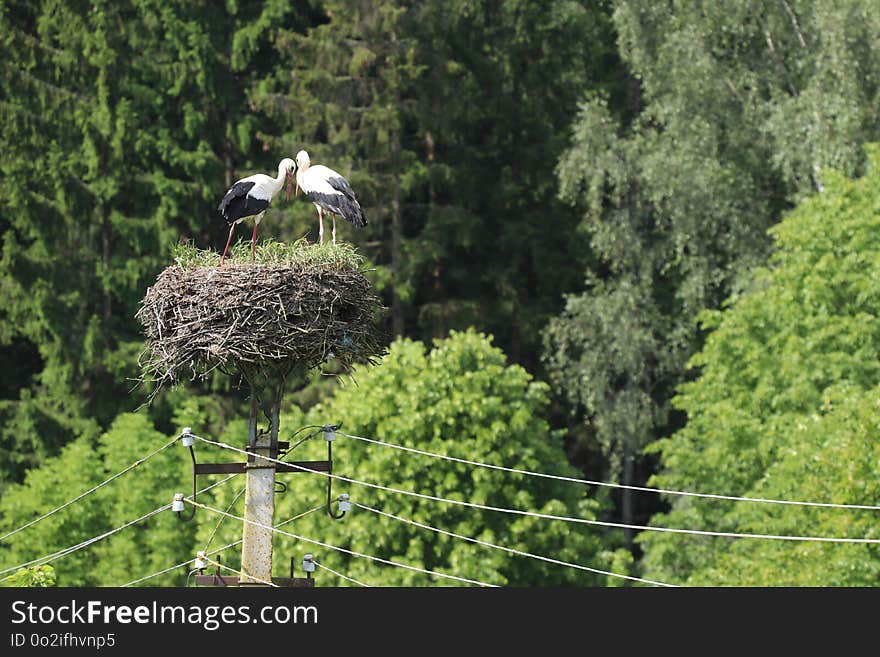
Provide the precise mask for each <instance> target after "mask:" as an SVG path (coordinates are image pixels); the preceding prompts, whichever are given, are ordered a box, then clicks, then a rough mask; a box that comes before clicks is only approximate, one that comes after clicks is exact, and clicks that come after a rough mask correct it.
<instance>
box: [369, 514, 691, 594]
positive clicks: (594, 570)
mask: <svg viewBox="0 0 880 657" xmlns="http://www.w3.org/2000/svg"><path fill="white" fill-rule="evenodd" d="M352 504H354V505H355V506H356V507H358V508H360V509H363V510H364V511H370V512H372V513H375V514H377V515H380V516H385V517H386V518H392V519H394V520H397V521H399V522H402V523H406V524H408V525H415V526H416V527H421V528H422V529H427V530H429V531H432V532H436V533H438V534H445V535H446V536H451V537H453V538H458V539H461V540H463V541H468V542H469V543H476V544H478V545H483V546H485V547H490V548H494V549H496V550H503V551H504V552H508V553H510V554H516V555H519V556H521V557H529V558H531V559H538V560H540V561H546V562H547V563H552V564H556V565H557V566H566V567H568V568H577V569H578V570H585V571H587V572H591V573H596V574H598V575H607V576H610V577H620V578H621V579H627V580H631V581H634V582H642V583H643V584H652V585H654V586H668V587H674V586H675V585H674V584H666V583H664V582H657V581H654V580H650V579H642V578H640V577H632V576H630V575H621V574H620V573H613V572H611V571H608V570H601V569H599V568H590V567H589V566H582V565H580V564H577V563H569V562H567V561H561V560H560V559H552V558H550V557H544V556H541V555H540V554H532V553H531V552H524V551H523V550H517V549H515V548H509V547H504V546H503V545H496V544H495V543H489V542H488V541H482V540H480V539H478V538H471V537H470V536H464V535H462V534H456V533H455V532H450V531H447V530H445V529H439V528H437V527H432V526H431V525H425V524H423V523H421V522H418V521H416V520H409V519H408V518H401V517H400V516H396V515H394V514H393V513H388V512H386V511H380V510H379V509H374V508H372V507H369V506H366V505H364V504H358V503H357V502H352Z"/></svg>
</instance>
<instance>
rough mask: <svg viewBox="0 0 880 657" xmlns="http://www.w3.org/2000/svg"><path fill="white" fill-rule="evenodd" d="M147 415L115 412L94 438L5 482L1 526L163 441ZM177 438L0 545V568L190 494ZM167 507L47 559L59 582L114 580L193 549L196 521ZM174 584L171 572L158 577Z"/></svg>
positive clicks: (20, 520)
mask: <svg viewBox="0 0 880 657" xmlns="http://www.w3.org/2000/svg"><path fill="white" fill-rule="evenodd" d="M168 441H169V438H168V437H167V436H165V435H162V434H160V433H159V432H157V431H156V430H155V429H154V428H153V427H152V425H151V423H150V421H149V419H148V418H147V416H146V415H145V414H132V413H127V414H123V415H120V416H119V417H118V418H117V419H116V420H115V421H114V422H113V424H112V426H111V427H110V429H109V430H108V431H107V432H105V433H103V434H102V435H101V436H100V438H99V439H98V441H97V444H93V443H92V442H91V441H89V440H87V439H86V438H79V439H77V440H75V441H73V442H71V443H69V444H68V445H66V446H65V447H64V448H63V449H62V450H61V452H60V453H59V454H58V455H57V456H55V457H51V458H48V459H46V461H45V462H44V464H43V465H42V466H41V467H39V468H36V469H34V470H32V471H30V472H29V473H28V475H27V477H26V479H25V481H24V483H22V484H16V485H12V486H10V487H9V488H8V489H7V491H6V492H5V493H4V495H3V498H2V500H0V517H2V518H3V523H2V530H0V532H2V533H6V531H9V530H11V529H14V528H16V527H20V526H21V525H24V524H25V523H26V522H28V521H29V520H31V519H33V518H34V517H36V516H38V515H40V514H42V513H45V512H46V511H48V510H50V509H52V508H55V507H57V506H59V505H61V504H63V503H64V502H67V501H68V500H69V499H71V498H73V497H75V496H77V495H79V494H80V493H81V492H83V491H85V490H88V489H89V488H91V487H93V486H95V485H96V484H98V483H100V482H101V481H103V480H105V479H107V478H108V477H109V476H110V475H112V474H115V473H116V472H119V471H120V470H122V469H124V468H125V467H127V466H129V465H131V464H132V463H133V462H135V461H136V460H137V459H139V458H141V457H143V456H144V455H145V454H147V453H149V452H152V451H153V450H155V449H157V448H158V447H160V446H161V445H162V444H164V443H167V442H168ZM183 452H184V450H183V448H181V447H180V445H179V443H178V444H177V445H174V446H172V447H170V448H168V449H166V450H165V451H163V452H161V453H159V454H157V455H156V456H154V457H153V458H151V459H150V460H148V461H146V462H144V463H143V464H142V465H139V466H137V467H136V468H135V469H134V470H132V471H131V472H128V473H127V474H125V475H123V477H122V478H120V479H118V480H116V481H113V482H111V483H110V484H108V485H107V486H104V487H103V488H100V489H99V490H97V491H96V492H95V493H93V494H91V495H89V496H88V497H86V498H84V499H83V500H81V501H80V502H77V503H76V504H74V505H72V506H70V507H68V508H66V509H64V510H62V511H60V512H58V513H56V514H54V515H52V516H50V517H48V518H46V519H45V520H43V521H41V522H39V523H37V524H36V525H33V526H32V527H29V528H27V529H25V530H23V531H22V532H19V533H18V534H16V535H14V536H11V537H10V538H8V539H7V540H6V541H4V542H3V543H0V569H5V568H8V567H10V566H12V565H14V564H16V563H24V562H26V561H29V560H31V559H36V558H39V557H42V556H44V555H47V554H50V553H52V552H55V551H57V550H60V549H62V548H66V547H68V546H71V545H75V544H77V543H80V542H82V541H84V540H87V539H90V538H93V537H95V536H98V535H99V534H102V533H104V532H106V531H109V530H111V529H115V528H116V527H120V526H122V525H124V524H125V523H127V522H129V521H131V520H134V519H136V518H138V517H140V516H142V515H144V514H146V513H148V512H150V511H152V510H154V509H156V508H158V507H160V506H162V505H163V504H167V503H168V502H170V501H171V499H172V498H173V496H174V493H175V492H178V491H181V490H182V491H185V492H187V493H188V492H189V488H188V485H187V482H188V481H189V479H190V477H191V475H190V474H189V473H190V469H191V465H190V462H189V458H188V456H187V455H185V454H184V453H183ZM173 515H174V514H172V513H171V512H170V511H168V512H165V513H160V514H158V515H157V516H153V517H152V518H149V519H147V520H144V521H143V522H142V523H141V524H139V525H137V526H136V527H130V528H128V529H125V530H123V531H121V532H119V533H118V534H115V535H113V536H110V537H109V538H107V539H104V540H103V541H100V542H98V543H96V544H95V545H93V546H89V547H86V548H84V549H81V550H79V551H77V552H74V553H72V554H71V555H69V556H66V557H63V558H62V559H59V560H58V561H56V562H55V563H54V564H53V565H54V567H55V572H56V575H57V579H58V584H59V585H61V586H119V585H120V584H123V583H125V582H127V581H129V580H132V579H135V577H137V575H139V574H147V573H149V572H154V571H157V570H161V569H162V568H166V567H168V566H171V565H173V564H175V563H177V562H180V561H183V560H185V559H186V558H187V557H188V556H192V555H193V554H194V551H193V549H192V548H193V545H194V542H195V532H196V527H195V526H194V525H188V524H184V523H181V522H180V521H179V520H178V519H177V518H175V517H173ZM172 582H174V583H178V582H176V581H175V580H172V579H171V577H170V576H166V577H165V578H164V579H163V578H157V580H156V583H159V584H161V583H165V584H169V583H172Z"/></svg>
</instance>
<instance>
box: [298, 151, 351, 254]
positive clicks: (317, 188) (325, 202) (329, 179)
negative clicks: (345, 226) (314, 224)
mask: <svg viewBox="0 0 880 657" xmlns="http://www.w3.org/2000/svg"><path fill="white" fill-rule="evenodd" d="M300 189H302V190H303V192H304V193H305V196H306V198H307V199H308V200H310V201H311V202H312V203H314V204H315V208H316V209H317V210H318V236H319V239H320V240H321V244H323V243H324V212H329V213H330V214H332V215H333V243H334V244H336V215H337V214H338V215H339V216H340V217H342V218H343V219H348V220H349V221H350V222H351V223H352V225H354V226H355V227H356V228H363V227H364V226H366V225H367V218H366V217H365V216H364V211H363V210H362V209H361V204H360V203H358V200H357V198H355V195H354V190H353V189H352V188H351V185H349V184H348V181H347V180H346V179H345V178H343V177H342V174H340V173H337V172H336V171H334V170H333V169H330V168H328V167H325V166H324V165H322V164H316V165H315V166H312V165H311V161H310V160H309V154H308V153H306V152H305V151H300V152H299V153H297V154H296V192H297V194H298V193H299V190H300Z"/></svg>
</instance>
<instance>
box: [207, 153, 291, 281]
mask: <svg viewBox="0 0 880 657" xmlns="http://www.w3.org/2000/svg"><path fill="white" fill-rule="evenodd" d="M294 166H296V165H295V164H294V162H293V160H291V159H290V158H289V157H285V158H284V159H283V160H281V162H279V163H278V175H277V176H276V177H275V178H273V177H272V176H267V175H266V174H264V173H255V174H254V175H252V176H248V177H247V178H242V179H241V180H239V181H238V182H236V183H234V184H233V185H232V187H230V188H229V190H228V191H227V192H226V196H224V197H223V200H222V201H220V205H219V206H217V209H218V210H219V211H220V214H221V215H223V218H224V219H225V220H226V223H228V224H229V239H227V240H226V248H225V249H223V256H222V257H221V258H220V265H221V266H222V265H223V262H224V261H225V260H226V252H227V251H228V250H229V243H230V242H231V241H232V233H233V232H235V227H236V226H237V225H238V224H240V223H241V222H242V221H244V220H245V219H247V218H248V217H253V218H254V234H253V235H252V236H251V260H252V261H253V260H254V259H255V255H256V248H257V226H259V225H260V222H261V221H262V220H263V215H264V214H266V208H268V207H269V202H270V201H271V200H272V199H273V198H274V197H275V195H276V194H277V193H278V192H280V191H281V188H282V187H283V186H284V180H285V179H287V200H288V201H289V200H290V185H291V181H292V179H293V168H294Z"/></svg>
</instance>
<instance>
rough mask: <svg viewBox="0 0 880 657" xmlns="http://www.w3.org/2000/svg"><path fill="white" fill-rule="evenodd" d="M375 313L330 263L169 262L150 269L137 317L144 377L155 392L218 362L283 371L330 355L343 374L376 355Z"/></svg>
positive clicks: (358, 275) (365, 284)
mask: <svg viewBox="0 0 880 657" xmlns="http://www.w3.org/2000/svg"><path fill="white" fill-rule="evenodd" d="M312 248H316V249H317V248H319V247H312ZM334 248H335V247H334ZM178 262H179V263H180V258H178ZM382 310H383V308H382V304H381V302H380V300H379V299H378V298H377V297H376V295H375V294H374V292H373V290H372V287H371V285H370V282H369V281H368V280H367V278H366V277H365V276H364V274H363V273H362V272H361V271H360V269H359V268H357V267H356V266H351V265H349V264H346V263H345V262H340V261H339V260H333V259H328V260H326V261H323V260H321V259H320V258H318V259H312V260H311V261H308V260H306V261H304V262H298V263H293V264H291V263H278V262H274V263H271V264H227V265H225V266H223V267H217V266H204V265H199V266H191V265H187V264H184V265H181V264H178V265H177V266H172V267H168V268H167V269H165V270H164V271H163V272H162V273H161V274H160V275H159V277H158V279H157V280H156V283H155V284H154V285H153V286H152V287H150V288H149V289H148V290H147V294H146V296H145V297H144V299H143V301H142V302H141V308H140V309H139V310H138V312H137V315H136V317H137V318H138V319H139V320H140V321H141V323H142V324H143V327H144V334H145V336H146V349H145V350H144V352H143V353H142V355H141V366H142V367H143V371H144V379H146V380H150V381H153V382H155V383H156V390H157V391H158V389H159V388H160V387H161V386H162V385H163V384H165V383H171V384H174V383H177V382H178V381H180V380H181V379H182V378H187V379H196V378H204V377H205V376H207V374H209V373H210V372H211V371H213V370H214V369H218V368H219V369H221V370H222V371H225V372H228V373H235V372H241V373H243V374H244V375H245V376H246V377H247V378H249V379H250V378H252V377H253V376H255V375H257V374H263V375H280V376H281V377H282V378H283V377H284V376H286V374H287V373H288V372H289V371H290V370H291V369H293V368H295V367H298V368H301V369H311V368H313V367H316V366H318V365H320V364H322V363H323V362H325V361H327V360H329V359H331V358H335V359H336V360H337V361H338V362H339V363H340V364H341V365H342V369H343V371H349V370H350V369H351V366H352V365H354V364H355V363H365V362H370V363H372V362H374V361H375V359H376V358H377V357H379V356H381V355H382V354H383V353H384V352H385V348H384V345H383V342H384V340H383V336H382V335H381V331H380V329H379V327H378V322H377V320H378V315H379V314H380V312H381V311H382Z"/></svg>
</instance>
